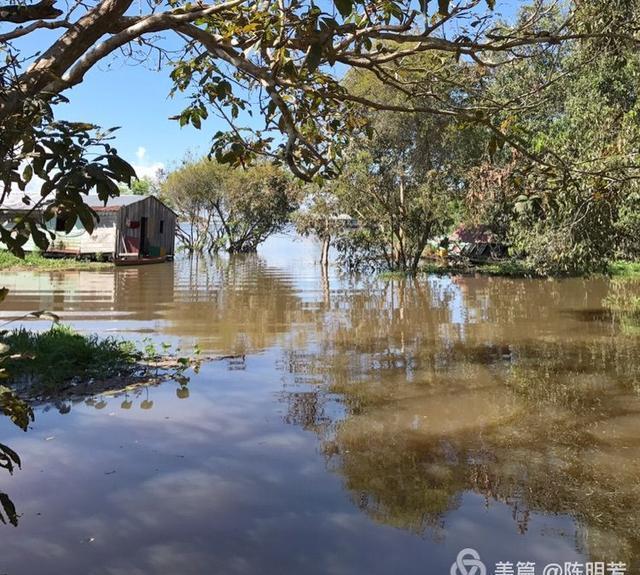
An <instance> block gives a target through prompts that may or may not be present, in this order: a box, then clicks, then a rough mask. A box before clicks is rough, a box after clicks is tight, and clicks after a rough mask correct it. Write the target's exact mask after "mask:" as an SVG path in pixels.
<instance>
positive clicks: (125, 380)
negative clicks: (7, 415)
mask: <svg viewBox="0 0 640 575" xmlns="http://www.w3.org/2000/svg"><path fill="white" fill-rule="evenodd" d="M171 349H172V348H171V345H170V344H167V343H162V344H161V345H160V349H156V346H155V345H154V344H153V342H152V341H151V340H147V341H146V345H145V347H144V350H142V351H141V350H139V349H138V348H137V347H136V344H135V343H134V342H132V341H127V340H123V339H118V338H114V337H106V338H102V337H99V336H97V335H84V334H79V333H77V332H75V331H74V330H73V329H72V328H71V327H69V326H65V325H61V324H54V325H53V326H52V327H51V328H50V329H48V330H47V331H42V332H36V331H31V330H28V329H25V328H19V329H15V330H13V331H5V332H0V379H2V380H3V383H6V385H7V386H9V387H10V388H12V389H13V391H15V392H17V393H18V395H19V396H20V397H21V398H26V399H34V398H36V399H43V398H63V397H69V396H73V397H86V396H93V395H97V394H100V393H107V392H116V393H117V392H119V391H122V390H132V389H136V388H138V387H140V386H147V385H157V384H159V383H161V382H163V381H166V380H173V381H175V383H177V384H178V385H179V386H180V388H179V389H178V390H177V394H178V397H181V398H183V397H188V390H186V385H187V384H188V382H189V377H188V376H187V375H186V374H185V373H186V371H187V370H188V369H193V371H194V372H197V371H198V370H199V369H200V363H201V361H202V358H200V350H199V349H198V347H197V346H195V347H194V349H193V354H192V355H189V356H187V357H180V356H178V355H177V353H178V352H179V351H180V350H179V348H175V349H174V350H173V353H171ZM2 387H3V386H0V389H2ZM0 407H1V406H0Z"/></svg>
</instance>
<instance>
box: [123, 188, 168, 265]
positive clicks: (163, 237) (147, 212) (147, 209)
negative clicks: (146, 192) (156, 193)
mask: <svg viewBox="0 0 640 575" xmlns="http://www.w3.org/2000/svg"><path fill="white" fill-rule="evenodd" d="M143 217H146V218H147V239H146V243H147V245H148V246H157V247H159V248H161V249H162V250H163V253H164V254H167V255H174V245H175V228H176V216H175V214H174V213H173V212H172V211H171V210H170V209H169V208H168V207H167V206H165V205H164V204H163V203H162V202H161V201H160V200H158V199H157V198H154V197H153V196H149V197H147V198H144V199H142V200H140V201H139V202H136V203H134V204H130V205H128V206H123V207H122V208H121V209H120V218H119V221H118V230H119V233H118V238H117V241H118V250H117V251H118V252H122V251H125V250H124V245H125V244H124V237H125V236H126V237H129V238H135V240H136V242H137V243H138V245H139V242H140V226H139V224H138V227H136V228H131V227H129V225H128V224H129V222H140V221H141V220H142V218H143ZM161 221H162V222H163V225H162V232H160V222H161Z"/></svg>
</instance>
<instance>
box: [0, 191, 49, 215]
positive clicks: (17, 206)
mask: <svg viewBox="0 0 640 575" xmlns="http://www.w3.org/2000/svg"><path fill="white" fill-rule="evenodd" d="M25 197H26V198H27V199H28V203H25V202H23V201H22V200H23V198H25ZM40 197H41V196H40V194H29V193H25V192H21V191H19V190H18V191H15V190H13V191H12V192H11V193H10V194H9V197H7V198H5V200H4V202H2V205H1V206H0V211H4V210H11V211H16V210H30V209H31V207H32V206H33V205H34V204H35V203H36V202H37V201H38V200H39V199H40ZM45 202H46V203H49V201H48V200H45ZM46 203H45V205H46ZM43 207H44V206H43Z"/></svg>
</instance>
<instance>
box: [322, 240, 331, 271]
mask: <svg viewBox="0 0 640 575" xmlns="http://www.w3.org/2000/svg"><path fill="white" fill-rule="evenodd" d="M330 245H331V236H329V235H327V236H324V237H323V238H322V255H321V256H320V263H321V264H322V267H323V268H325V267H327V266H328V265H329V246H330Z"/></svg>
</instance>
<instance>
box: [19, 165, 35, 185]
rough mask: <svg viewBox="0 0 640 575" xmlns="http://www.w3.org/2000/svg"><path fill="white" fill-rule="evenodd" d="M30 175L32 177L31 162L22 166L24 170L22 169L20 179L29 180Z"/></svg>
mask: <svg viewBox="0 0 640 575" xmlns="http://www.w3.org/2000/svg"><path fill="white" fill-rule="evenodd" d="M32 177H33V166H32V165H31V164H27V165H26V166H25V167H24V170H22V179H23V180H24V182H25V183H28V182H30V181H31V178H32Z"/></svg>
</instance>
